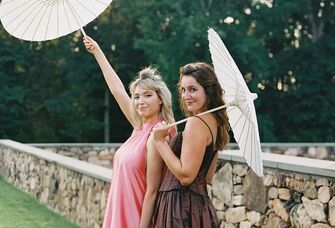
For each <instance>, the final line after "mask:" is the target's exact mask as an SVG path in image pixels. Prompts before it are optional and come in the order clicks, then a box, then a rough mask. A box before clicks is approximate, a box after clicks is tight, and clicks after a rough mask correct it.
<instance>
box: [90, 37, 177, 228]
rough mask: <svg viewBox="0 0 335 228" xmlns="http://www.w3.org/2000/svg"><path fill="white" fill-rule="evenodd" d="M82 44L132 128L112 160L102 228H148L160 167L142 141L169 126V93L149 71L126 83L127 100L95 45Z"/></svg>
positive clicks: (170, 111)
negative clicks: (163, 124) (159, 127)
mask: <svg viewBox="0 0 335 228" xmlns="http://www.w3.org/2000/svg"><path fill="white" fill-rule="evenodd" d="M84 45H85V47H86V50H87V51H88V52H89V53H91V54H93V56H94V57H95V59H96V60H97V62H98V64H99V66H100V68H101V70H102V73H103V75H104V78H105V80H106V82H107V85H108V87H109V89H110V91H111V93H112V94H113V96H114V97H115V99H116V101H117V103H118V104H119V106H120V108H121V110H122V112H123V114H124V115H125V116H126V118H127V119H128V121H129V122H130V124H131V125H132V126H133V128H134V130H133V133H132V135H131V136H130V138H129V139H128V140H127V141H126V142H124V143H123V144H122V146H121V147H120V148H119V149H118V151H117V152H116V154H115V157H114V163H113V177H112V183H111V188H110V193H109V196H108V201H107V207H106V211H105V217H104V222H103V227H104V228H116V227H120V228H121V227H122V228H128V227H129V228H136V227H139V226H141V227H147V226H148V225H149V223H150V216H151V214H152V211H153V207H154V202H155V198H156V192H157V189H158V187H159V185H160V182H161V178H162V175H161V174H162V170H163V165H164V163H163V161H162V159H161V158H160V156H159V155H158V154H157V153H153V152H152V151H153V150H151V148H150V145H149V144H148V143H147V139H148V137H149V134H150V131H151V130H152V128H153V126H155V125H156V124H157V123H159V122H161V121H166V122H168V123H173V122H174V117H173V113H172V109H171V93H170V91H169V89H168V88H167V86H166V84H165V83H164V82H163V80H162V79H161V76H160V75H159V74H158V73H157V71H156V69H154V68H152V67H149V68H145V69H144V70H142V71H140V72H139V75H138V76H137V78H136V79H135V80H134V81H133V82H132V83H131V84H130V87H129V89H130V93H131V97H129V96H128V94H127V92H126V90H125V88H124V86H123V84H122V82H121V80H120V78H119V77H118V75H117V74H116V72H115V71H114V69H113V68H112V66H111V65H110V64H109V62H108V60H107V58H106V57H105V55H104V53H103V52H102V50H101V49H100V47H99V45H98V44H97V43H96V42H95V41H94V40H93V39H92V38H90V37H88V36H86V37H84ZM147 144H148V145H147ZM142 207H143V208H144V210H143V214H142ZM141 214H142V218H141Z"/></svg>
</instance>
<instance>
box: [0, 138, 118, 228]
mask: <svg viewBox="0 0 335 228" xmlns="http://www.w3.org/2000/svg"><path fill="white" fill-rule="evenodd" d="M111 175H112V170H110V169H106V168H103V167H99V166H96V165H92V164H89V163H86V162H82V161H78V160H77V159H72V158H67V157H64V156H61V155H57V154H54V153H50V152H47V151H43V150H40V149H37V148H34V147H31V146H26V145H23V144H19V143H15V142H13V141H9V140H0V176H1V177H2V178H4V179H5V180H7V181H8V182H10V183H12V184H14V185H15V186H16V187H17V188H19V189H21V190H23V191H25V192H27V193H29V194H30V195H32V196H33V197H35V198H37V199H38V200H39V201H40V202H42V203H44V204H46V205H47V206H48V207H49V208H50V209H52V210H54V211H55V212H57V213H59V214H62V215H64V216H65V217H67V218H68V219H70V220H72V221H74V222H75V223H77V224H80V225H81V226H82V227H89V228H98V227H101V224H102V220H103V216H104V211H105V207H106V201H107V196H108V192H109V186H110V183H109V181H110V179H111Z"/></svg>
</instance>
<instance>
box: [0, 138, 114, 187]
mask: <svg viewBox="0 0 335 228" xmlns="http://www.w3.org/2000/svg"><path fill="white" fill-rule="evenodd" d="M0 145H4V146H6V147H10V148H12V149H14V150H17V151H20V152H24V153H27V154H30V155H33V156H36V157H38V158H41V159H43V160H46V161H48V162H54V163H57V164H59V165H60V166H63V167H66V168H68V169H71V170H74V171H77V172H80V173H83V174H86V175H88V176H91V177H95V178H98V179H100V180H104V181H107V182H110V181H111V179H112V173H113V171H112V170H111V169H108V168H105V167H102V166H98V165H94V164H90V163H87V162H84V161H80V160H78V159H74V158H70V157H66V156H63V155H59V154H56V153H53V152H49V151H46V150H42V149H39V148H36V147H33V146H31V145H27V144H22V143H18V142H15V141H12V140H8V139H5V140H0Z"/></svg>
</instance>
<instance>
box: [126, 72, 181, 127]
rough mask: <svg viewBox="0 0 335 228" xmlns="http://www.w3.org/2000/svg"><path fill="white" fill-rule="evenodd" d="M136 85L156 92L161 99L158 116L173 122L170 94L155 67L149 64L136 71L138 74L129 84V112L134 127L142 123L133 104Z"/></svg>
mask: <svg viewBox="0 0 335 228" xmlns="http://www.w3.org/2000/svg"><path fill="white" fill-rule="evenodd" d="M137 86H141V87H142V88H143V89H147V90H153V91H155V92H156V93H157V95H158V97H159V98H160V99H161V101H162V106H161V110H160V116H161V118H162V120H164V121H165V122H167V123H168V124H169V123H174V122H175V119H174V117H173V112H172V95H171V92H170V90H169V89H168V87H167V86H166V84H165V82H164V81H163V80H162V77H161V76H160V75H159V73H158V71H157V69H156V68H154V67H152V66H149V67H146V68H144V69H143V70H141V71H140V72H139V73H138V76H137V77H136V78H135V80H134V81H132V82H131V83H130V85H129V90H130V93H131V101H132V104H133V105H132V106H131V114H132V119H133V121H134V129H135V130H138V129H139V128H140V127H141V126H142V124H143V121H142V118H141V117H140V116H139V115H138V113H137V111H136V110H135V105H134V92H135V89H136V87H137Z"/></svg>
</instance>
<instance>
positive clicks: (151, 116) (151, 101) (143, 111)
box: [134, 86, 163, 122]
mask: <svg viewBox="0 0 335 228" xmlns="http://www.w3.org/2000/svg"><path fill="white" fill-rule="evenodd" d="M162 103H163V102H162V100H161V99H160V98H159V97H158V95H157V93H156V91H154V90H150V89H143V88H142V87H141V86H136V88H135V91H134V105H135V109H136V111H137V113H138V115H139V116H140V117H141V118H142V120H143V122H150V121H154V120H157V119H158V118H159V117H160V110H161V105H162Z"/></svg>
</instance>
